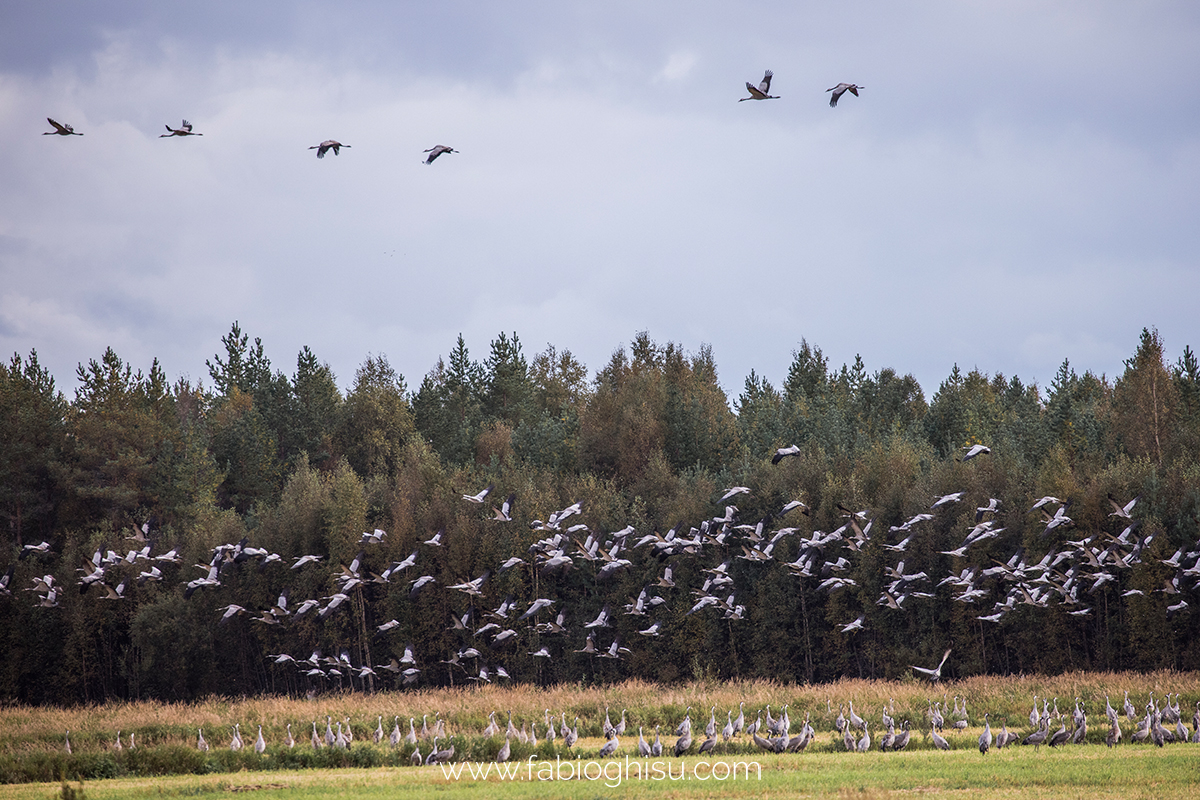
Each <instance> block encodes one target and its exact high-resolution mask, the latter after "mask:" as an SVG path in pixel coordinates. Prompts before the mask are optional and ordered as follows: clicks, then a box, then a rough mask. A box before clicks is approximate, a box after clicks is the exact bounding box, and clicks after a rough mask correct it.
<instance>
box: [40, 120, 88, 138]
mask: <svg viewBox="0 0 1200 800" xmlns="http://www.w3.org/2000/svg"><path fill="white" fill-rule="evenodd" d="M46 122H49V123H50V124H51V125H53V126H54V130H52V131H46V132H45V133H43V134H42V136H83V134H82V133H76V132H75V129H74V128H72V127H71V126H70V125H64V124H62V123H61V122H55V121H54V120H52V119H50V118H49V117H46Z"/></svg>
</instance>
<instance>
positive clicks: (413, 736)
mask: <svg viewBox="0 0 1200 800" xmlns="http://www.w3.org/2000/svg"><path fill="white" fill-rule="evenodd" d="M943 661H944V659H943ZM930 672H932V670H930ZM935 680H936V678H935ZM1038 700H1039V698H1038V697H1037V696H1036V695H1035V696H1034V698H1033V710H1032V711H1030V713H1029V727H1030V728H1031V729H1032V730H1031V732H1030V733H1027V734H1025V735H1021V734H1019V733H1016V732H1013V731H1009V730H1008V725H1007V723H1005V724H1002V725H1001V728H1000V730H998V731H994V730H993V729H992V725H991V717H992V714H991V713H990V712H989V713H986V714H984V715H983V726H984V727H983V732H982V733H981V734H980V735H979V737H978V739H977V745H978V749H979V752H980V753H982V754H983V755H987V753H988V752H989V751H990V750H992V749H996V750H1000V749H1003V748H1005V747H1008V746H1009V745H1015V744H1020V745H1033V747H1034V750H1035V751H1036V750H1038V749H1039V748H1040V747H1041V745H1043V744H1045V745H1048V746H1049V747H1061V746H1063V745H1067V744H1074V745H1082V744H1086V743H1087V741H1088V731H1089V728H1088V714H1087V711H1086V709H1085V708H1084V705H1083V703H1082V701H1081V700H1080V698H1078V697H1076V698H1075V707H1074V710H1073V711H1071V712H1070V713H1063V712H1060V711H1059V709H1058V698H1054V699H1053V708H1051V700H1050V699H1049V698H1041V704H1040V706H1039V703H1038ZM1104 701H1105V702H1104V704H1105V708H1104V715H1105V719H1106V721H1107V723H1108V726H1109V730H1108V733H1107V734H1106V735H1105V737H1104V743H1105V744H1106V745H1107V746H1108V747H1110V748H1111V747H1114V746H1116V745H1117V744H1118V743H1120V742H1121V741H1122V739H1123V738H1125V735H1124V733H1123V731H1122V729H1121V721H1120V717H1121V714H1122V713H1123V714H1124V716H1125V718H1126V724H1127V726H1132V727H1131V732H1130V734H1129V737H1128V738H1129V740H1130V741H1132V742H1139V743H1141V742H1150V743H1152V744H1154V745H1156V746H1158V747H1163V746H1164V745H1165V744H1168V743H1173V742H1191V743H1192V744H1200V701H1197V702H1196V708H1195V710H1194V711H1193V713H1192V717H1191V723H1192V731H1191V732H1190V733H1189V731H1188V729H1187V726H1186V724H1185V721H1184V712H1183V710H1182V708H1181V707H1180V702H1179V695H1178V694H1176V695H1175V700H1174V701H1172V700H1171V694H1170V693H1168V694H1167V695H1166V697H1165V698H1161V699H1155V697H1154V695H1153V693H1151V695H1150V697H1149V699H1148V700H1147V702H1146V705H1145V708H1144V714H1139V712H1138V710H1137V708H1136V707H1135V706H1134V704H1133V702H1132V701H1130V699H1129V692H1128V691H1126V692H1125V699H1124V703H1123V705H1122V708H1121V709H1120V710H1118V709H1116V708H1114V707H1113V706H1112V703H1111V701H1110V699H1109V697H1108V695H1105V698H1104ZM745 705H746V704H745V702H742V703H739V704H738V708H737V712H738V714H737V717H734V716H733V709H729V710H727V711H726V714H725V724H724V725H723V726H722V725H720V722H719V719H718V717H717V707H716V706H715V705H714V706H712V708H711V709H710V711H709V718H708V722H707V724H706V725H705V726H704V728H703V731H702V732H703V735H704V738H703V739H702V740H701V739H700V738H699V734H700V733H701V731H699V730H697V731H695V733H693V724H692V716H691V712H692V707H691V706H689V707H688V708H687V711H686V712H685V714H684V718H683V720H682V721H681V722H680V723H679V724H678V725H677V726H676V727H675V728H674V732H673V733H670V734H668V736H673V737H676V738H675V741H674V743H673V744H672V743H670V741H669V740H668V742H667V743H665V744H664V742H663V739H662V730H661V728H662V726H661V725H655V726H654V738H653V741H650V740H647V738H646V731H645V730H644V726H638V729H637V733H638V736H637V745H636V748H637V756H638V757H641V758H657V757H661V756H664V755H669V756H675V757H676V758H678V757H682V756H685V755H689V754H691V753H692V749H693V746H694V745H696V743H697V742H699V747H697V748H696V750H695V752H696V753H697V754H699V755H706V754H712V753H716V752H718V750H717V748H718V747H721V750H722V752H726V753H727V752H730V751H732V750H733V749H734V748H738V747H740V748H741V749H743V750H744V749H745V748H746V747H747V746H748V745H746V744H742V743H743V742H747V741H748V742H749V743H752V744H753V745H754V747H756V748H757V749H758V750H761V751H763V752H768V753H799V752H803V751H804V750H805V749H807V748H808V747H809V745H810V744H812V743H813V742H814V740H816V739H817V736H818V734H817V731H816V729H815V728H814V727H813V724H812V713H811V712H806V713H805V715H804V722H803V723H801V724H800V728H799V730H798V732H796V733H795V734H793V733H792V730H791V729H792V724H793V723H792V720H791V718H790V717H789V706H788V705H787V704H785V705H783V706H781V707H779V715H778V716H772V715H771V706H770V705H767V706H766V707H765V708H764V709H762V710H759V711H758V714H757V717H756V718H755V719H754V721H752V722H747V718H746V714H745ZM496 716H497V712H495V711H493V712H491V713H490V714H489V715H488V725H487V727H486V728H484V729H483V730H482V731H481V732H480V735H481V736H483V737H484V738H498V737H500V736H501V735H503V737H504V742H503V744H501V745H500V746H499V747H498V748H497V750H496V751H495V753H496V754H495V757H494V760H495V761H497V762H505V761H508V760H509V759H510V758H511V757H512V744H513V742H514V741H518V742H520V743H521V744H522V745H527V746H528V747H529V748H531V749H532V748H537V746H538V725H539V722H538V721H536V720H535V721H532V722H529V721H523V722H522V723H521V727H520V728H517V727H516V724H515V723H514V721H513V714H512V712H511V711H509V712H508V722H507V725H506V726H504V727H501V726H500V724H499V723H498V722H497V721H496ZM555 716H556V715H554V714H552V713H551V711H550V709H549V708H547V709H545V713H544V716H543V719H542V720H541V722H540V724H541V726H542V727H541V736H542V741H543V742H547V743H551V744H553V743H554V742H555V741H556V739H561V741H562V744H563V745H565V746H566V748H567V750H568V752H569V751H572V750H574V749H575V748H576V745H577V744H578V742H579V739H580V736H581V734H580V721H579V717H578V716H575V718H574V720H573V721H572V723H571V724H568V723H567V715H566V712H565V711H564V712H560V713H559V714H558V715H557V717H558V719H557V720H556V719H555ZM832 716H833V705H832V702H831V701H829V700H826V714H825V719H826V720H828V719H829V718H830V717H832ZM335 725H336V732H335ZM1055 725H1058V730H1057V731H1053V732H1052V729H1053V728H1054V726H1055ZM968 727H970V722H969V714H968V711H967V698H965V697H963V698H960V697H958V696H955V698H954V708H953V709H952V710H951V708H950V703H949V698H948V697H947V696H945V695H944V696H943V699H942V700H941V701H939V702H937V703H934V702H933V701H932V700H930V701H929V705H928V710H927V711H926V713H925V720H924V723H923V729H927V731H928V734H929V743H930V746H932V747H933V748H935V749H938V750H951V749H957V746H956V745H955V744H952V742H951V739H948V738H947V737H946V736H944V735H943V733H949V734H950V735H951V736H955V737H956V736H957V735H961V734H962V733H964V732H966V730H967V729H968ZM630 730H631V726H630V725H629V723H628V722H627V709H622V711H621V716H620V719H619V720H618V721H617V722H615V723H614V722H613V721H612V716H611V714H610V709H609V708H605V709H604V720H603V722H602V723H601V725H600V734H601V735H602V736H603V737H604V740H605V742H604V744H603V745H601V747H600V749H599V751H598V752H597V753H596V756H597V757H598V758H612V757H615V756H617V755H618V751H619V749H620V747H621V737H622V736H625V734H626V732H627V731H630ZM876 731H877V734H878V735H877V738H876V739H872V737H871V723H870V721H869V720H867V719H866V718H864V717H862V716H860V715H859V714H858V713H857V712H856V711H855V710H854V702H853V701H852V700H851V701H850V702H849V710H848V712H847V708H846V705H844V704H841V705H839V706H838V715H837V717H836V718H835V719H833V720H832V730H831V731H830V732H829V733H830V734H831V738H830V740H829V742H828V744H827V745H826V747H827V749H831V750H838V749H841V750H844V751H846V752H852V753H853V752H857V753H866V752H868V751H870V750H871V749H872V748H873V747H875V748H877V749H879V750H882V751H888V750H890V751H893V752H899V751H902V750H904V749H906V748H907V747H908V745H909V743H910V741H911V737H912V723H911V720H909V719H904V720H902V721H899V722H898V721H897V719H896V710H895V702H894V701H892V702H889V703H888V704H886V705H884V706H883V707H882V708H881V709H880V721H879V727H878V728H876ZM743 735H744V737H745V739H741V740H739V739H738V737H739V736H743ZM229 737H230V739H229V745H228V746H229V749H230V750H234V751H238V750H242V749H245V748H247V747H252V748H253V749H254V750H255V751H256V752H257V753H259V754H262V753H265V752H266V750H267V747H268V744H267V740H266V737H265V735H264V734H263V728H262V725H259V726H258V735H257V737H256V738H255V740H254V742H253V743H252V744H251V745H247V744H246V743H245V742H244V741H243V739H242V733H241V724H240V723H239V724H235V725H234V726H233V727H232V728H231V729H230V731H229ZM128 738H129V742H128V744H125V743H124V742H123V741H122V734H121V732H120V731H117V737H116V741H115V742H114V743H113V745H112V749H113V750H124V749H133V748H135V747H137V744H136V741H135V739H134V734H133V733H130V734H129V737H128ZM451 738H452V736H451V735H450V734H448V733H447V728H446V722H445V720H444V719H442V718H441V714H440V713H438V714H435V717H434V720H433V723H432V724H430V721H429V715H428V714H425V715H423V716H422V718H421V725H420V728H419V730H418V728H417V725H416V718H415V717H409V720H408V730H407V732H404V731H403V729H402V726H401V722H400V716H399V715H397V716H395V717H394V718H393V725H392V730H391V733H390V735H389V734H387V733H385V730H384V726H383V716H382V715H379V716H378V717H377V720H376V727H375V730H374V732H373V734H372V736H371V741H372V743H373V744H375V745H384V744H385V742H386V743H387V744H390V746H391V747H393V748H399V747H411V748H412V751H411V753H410V754H409V755H408V761H409V763H411V764H413V765H414V766H421V765H423V764H425V765H428V764H437V763H445V762H448V761H453V760H454V758H455V747H454V744H453V743H451V744H450V745H449V746H448V747H442V748H439V747H438V742H439V741H441V742H443V743H446V742H448V741H450V740H451ZM1095 738H1096V737H1093V741H1094V740H1095ZM354 741H355V735H354V727H353V724H352V723H351V720H350V718H349V717H345V718H344V720H343V721H339V722H334V720H333V718H332V716H326V717H325V730H324V733H323V734H322V733H321V732H320V731H319V730H318V722H317V720H313V721H312V733H311V736H310V737H309V742H310V744H311V746H312V748H313V749H314V750H321V749H322V748H326V747H333V748H338V749H343V750H346V749H349V748H350V747H351V746H352V744H353V742H354ZM282 744H283V746H284V747H286V748H295V747H296V746H297V744H300V742H298V741H297V739H296V737H295V735H294V734H293V732H292V724H291V723H288V724H287V733H286V735H285V737H284V739H283V742H282ZM423 745H425V746H427V749H426V750H425V752H424V753H422V751H421V748H422V746H423ZM196 746H197V748H199V749H200V750H202V751H207V750H209V749H210V745H209V743H208V741H207V740H206V739H205V738H204V729H203V728H199V729H197V738H196ZM65 747H66V752H67V753H70V752H71V732H70V731H69V730H68V731H67V733H66V740H65ZM629 755H632V753H630V754H629Z"/></svg>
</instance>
